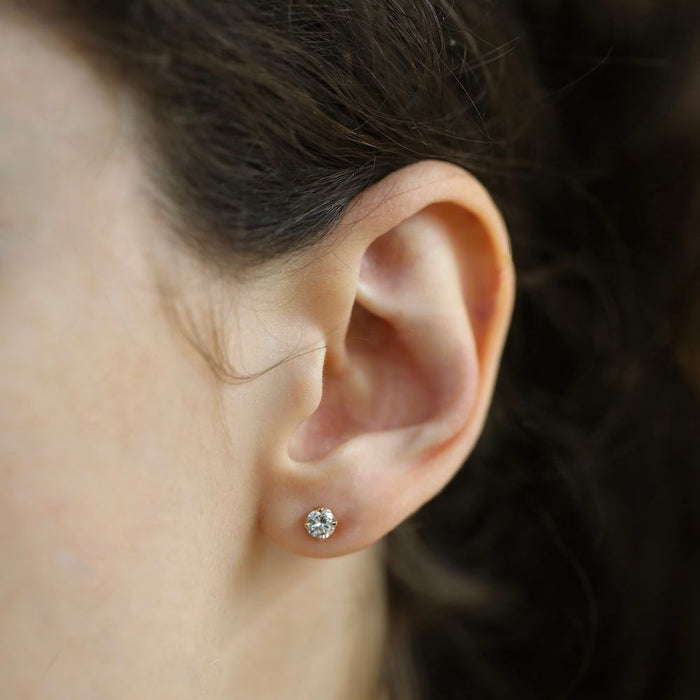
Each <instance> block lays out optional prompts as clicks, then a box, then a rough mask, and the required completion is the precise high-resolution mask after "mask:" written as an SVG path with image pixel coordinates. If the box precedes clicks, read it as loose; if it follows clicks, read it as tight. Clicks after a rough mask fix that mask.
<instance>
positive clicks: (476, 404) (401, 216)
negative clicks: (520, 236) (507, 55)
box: [261, 161, 514, 556]
mask: <svg viewBox="0 0 700 700" xmlns="http://www.w3.org/2000/svg"><path fill="white" fill-rule="evenodd" d="M390 178H391V179H389V178H387V180H386V181H382V182H381V183H378V185H376V186H375V187H374V188H373V191H368V193H366V195H365V196H363V198H361V199H360V201H359V203H357V204H355V205H353V206H351V207H350V209H349V210H348V214H347V215H346V220H345V221H344V222H343V223H342V224H341V228H342V227H343V226H345V227H346V229H345V231H344V232H343V236H342V238H339V241H340V242H339V243H338V244H337V245H336V246H335V247H334V248H333V252H332V255H326V256H321V257H319V258H318V259H317V260H315V261H314V262H313V263H312V265H314V266H315V268H316V269H315V270H314V274H313V276H308V271H306V272H305V275H307V276H306V277H305V279H309V280H316V283H317V280H318V279H324V280H325V284H326V286H327V289H328V294H327V296H326V297H324V298H323V299H319V300H318V301H317V302H313V301H312V302H311V304H312V306H314V303H316V304H317V308H316V310H317V318H318V322H319V330H320V331H321V332H322V333H323V334H324V337H325V339H326V351H325V353H326V354H325V358H324V361H323V363H318V365H317V367H318V369H317V371H316V373H315V376H310V377H309V381H315V382H318V386H317V389H318V395H320V401H319V403H318V406H317V407H316V409H315V410H314V411H313V412H311V413H310V414H309V415H308V416H307V417H306V418H305V420H303V422H302V423H301V425H298V426H296V429H295V430H294V431H292V432H291V433H290V434H289V439H288V443H287V446H286V447H287V449H286V457H285V458H284V459H283V458H280V459H279V461H278V463H276V464H273V465H268V466H267V469H266V477H267V478H266V481H265V493H264V496H263V497H262V501H261V525H262V528H263V530H264V531H265V532H266V533H267V534H268V536H270V537H271V538H272V539H273V540H275V541H276V542H277V543H278V544H280V545H282V546H283V547H285V548H287V549H289V550H291V551H293V552H295V553H297V554H301V555H307V556H337V555H341V554H346V553H349V552H352V551H356V550H358V549H361V548H363V547H366V546H368V545H370V544H372V543H373V542H374V541H376V540H377V539H379V538H380V537H382V536H383V535H384V534H386V532H388V531H389V530H391V529H392V528H394V527H395V526H396V525H397V524H398V523H399V522H401V521H402V520H403V519H405V518H406V517H408V516H409V515H410V514H411V513H413V512H414V511H415V510H417V509H418V508H420V506H421V505H423V504H424V503H425V502H426V501H427V500H429V499H430V498H432V497H433V496H434V495H435V494H436V493H437V492H438V491H440V490H441V489H442V488H443V487H444V486H445V485H446V484H447V482H448V481H449V480H450V479H451V478H452V476H453V475H454V473H455V472H456V471H457V470H458V469H459V467H460V465H461V464H462V462H463V461H464V459H465V458H466V457H467V455H468V453H469V452H470V451H471V449H472V447H473V445H474V444H475V442H476V440H477V438H478V436H479V434H480V432H481V429H482V426H483V422H484V420H485V417H486V413H487V411H488V407H489V405H490V401H491V396H492V391H493V385H494V382H495V376H496V371H497V367H498V363H499V360H500V355H501V351H502V347H503V343H504V341H505V337H506V333H507V329H508V325H509V321H510V314H511V312H512V304H513V288H514V273H513V268H512V262H511V259H510V251H509V246H508V242H507V236H506V233H505V227H504V226H503V222H502V220H501V218H500V216H499V214H498V211H497V209H496V207H495V205H494V204H493V202H492V201H491V199H490V198H489V197H488V195H487V194H486V193H485V192H484V190H483V188H481V186H480V185H479V184H478V183H477V182H476V181H475V180H474V178H473V177H472V176H471V175H470V174H469V173H467V172H465V171H463V170H461V169H459V168H457V167H456V166H452V165H448V164H445V163H438V162H433V161H425V162H423V163H418V164H416V165H413V166H410V167H409V168H405V169H404V170H402V171H398V172H397V173H394V174H393V175H392V176H390ZM377 202H378V203H377ZM363 209H364V211H363ZM358 210H359V211H358ZM358 213H359V214H360V215H358ZM338 261H340V262H341V264H342V274H340V273H338V271H337V265H338ZM334 270H335V271H336V273H335V274H334ZM319 275H320V276H321V277H319ZM310 283H311V282H310ZM329 304H330V307H331V308H330V309H329ZM310 311H311V314H312V317H313V311H314V309H311V310H309V309H308V308H307V309H305V311H304V313H305V314H309V312H310ZM319 506H322V507H325V508H329V509H330V510H331V511H332V514H333V517H334V518H335V519H336V520H337V527H335V530H334V531H333V532H332V534H331V535H330V536H329V537H328V538H323V539H321V540H318V539H315V538H312V537H310V536H309V532H308V530H307V528H306V527H305V522H306V518H307V515H308V514H310V513H312V512H314V511H315V510H316V508H317V507H319Z"/></svg>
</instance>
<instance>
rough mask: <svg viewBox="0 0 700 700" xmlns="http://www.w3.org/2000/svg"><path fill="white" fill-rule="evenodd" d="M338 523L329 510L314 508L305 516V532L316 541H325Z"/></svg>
mask: <svg viewBox="0 0 700 700" xmlns="http://www.w3.org/2000/svg"><path fill="white" fill-rule="evenodd" d="M337 524H338V521H337V520H336V519H335V515H333V512H332V511H331V510H330V509H329V508H314V509H313V510H312V511H311V512H310V513H309V514H308V515H307V516H306V523H305V527H306V531H307V532H308V533H309V534H310V535H311V537H315V538H316V539H317V540H327V539H328V538H329V537H330V536H331V535H332V534H333V533H334V532H335V527H336V525H337Z"/></svg>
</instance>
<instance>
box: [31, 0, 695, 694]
mask: <svg viewBox="0 0 700 700" xmlns="http://www.w3.org/2000/svg"><path fill="white" fill-rule="evenodd" d="M23 4H24V5H25V6H31V7H32V9H33V11H35V12H36V16H37V18H39V17H41V18H42V20H41V21H48V22H50V24H51V26H52V28H53V29H55V30H56V31H57V32H59V33H61V34H63V35H64V36H67V37H70V39H71V41H72V42H73V43H74V44H75V45H76V46H78V47H79V48H80V49H81V50H83V51H85V52H86V53H87V54H88V55H89V56H90V57H91V60H93V61H94V62H95V64H96V65H97V66H98V67H99V68H100V69H101V70H104V72H105V74H106V75H107V74H108V75H111V76H112V77H114V78H116V79H118V80H119V81H121V83H122V84H124V85H125V86H127V87H128V88H129V89H130V90H131V91H132V92H133V93H134V95H135V96H136V97H137V98H138V100H139V101H140V102H141V104H142V106H143V129H142V139H143V144H144V146H146V147H147V151H146V157H147V158H148V159H149V162H150V165H151V167H152V169H153V181H154V182H155V183H156V184H157V187H158V190H159V192H160V193H161V195H162V202H163V203H165V209H166V212H167V213H168V214H169V215H170V218H171V221H172V222H173V226H174V227H175V228H176V230H177V231H178V233H180V235H181V236H182V238H183V240H185V241H186V242H187V244H188V245H190V246H191V247H192V249H193V250H194V251H196V252H197V254H199V255H202V256H203V257H204V258H205V259H207V260H209V261H211V262H212V263H214V262H216V263H217V264H218V265H219V266H223V267H229V268H230V269H231V270H232V272H233V271H234V270H242V269H245V268H247V267H251V266H255V264H256V263H259V262H262V261H265V260H269V259H272V258H275V257H279V258H283V257H286V256H290V255H293V254H294V253H297V252H299V251H301V250H304V249H307V248H309V247H312V246H314V245H316V244H318V243H319V242H320V241H321V240H323V239H324V237H325V236H327V235H328V234H329V233H330V232H331V231H332V230H333V226H334V223H335V222H336V221H337V220H338V217H339V216H340V214H341V213H342V212H343V210H344V209H345V207H346V206H347V205H348V203H349V202H350V201H351V200H352V199H353V198H354V197H355V196H356V195H357V194H359V193H360V192H362V191H363V190H364V189H365V188H367V187H368V186H369V185H371V184H373V183H374V182H376V181H378V180H379V179H381V178H382V177H384V176H385V175H387V174H389V173H390V172H392V171H394V170H396V169H398V168H400V167H402V166H404V165H407V164H410V163H412V162H415V161H417V160H420V159H423V158H438V159H443V160H447V161H450V162H452V163H456V164H457V165H460V166H462V167H465V168H467V169H469V170H471V171H472V172H474V173H475V174H477V176H479V177H480V178H481V179H482V181H483V182H484V183H485V184H486V186H487V188H488V189H489V190H490V191H491V193H492V194H493V196H494V197H495V199H496V200H497V202H498V204H499V205H500V206H501V208H502V209H503V211H504V213H505V216H506V220H507V222H508V224H509V229H510V233H511V237H512V242H513V254H514V258H515V264H516V268H517V271H518V289H517V302H516V310H515V315H514V320H513V326H512V330H511V333H510V336H509V340H508V344H507V346H506V350H505V354H504V358H503V368H502V372H501V375H500V379H499V383H498V386H497V392H496V398H495V402H494V406H493V409H492V411H491V415H490V417H489V420H488V422H487V426H486V430H485V434H484V436H483V438H482V440H481V441H480V442H479V445H478V447H477V449H476V451H475V452H474V454H473V455H472V456H471V457H470V458H469V460H468V463H467V465H466V466H465V468H464V469H463V470H462V471H461V473H460V474H459V475H458V477H457V478H456V479H455V481H454V482H453V483H452V484H451V485H450V486H449V487H448V488H447V489H446V490H445V491H444V492H443V493H442V494H440V496H439V497H438V498H436V499H435V500H434V501H433V502H431V503H430V504H428V506H426V507H425V508H424V509H423V510H422V511H421V512H420V513H418V514H417V515H416V516H415V517H414V518H413V519H412V520H411V521H410V522H408V523H406V524H405V525H404V526H402V527H401V528H399V529H398V530H397V531H396V532H395V533H392V534H391V535H390V536H389V537H388V561H387V572H388V573H387V580H388V586H389V590H390V594H391V615H392V618H391V619H392V631H391V644H390V648H389V649H388V650H387V663H386V668H387V674H388V680H389V683H390V687H391V688H392V692H393V696H394V697H395V698H396V699H397V700H408V699H409V698H412V697H419V698H439V699H440V700H446V699H450V698H464V697H470V698H493V697H499V698H518V699H520V700H527V699H528V698H533V699H535V698H537V699H541V698H564V697H576V698H605V697H608V698H616V699H619V700H624V699H627V700H632V699H641V698H649V699H651V698H659V697H664V698H685V697H696V696H697V694H698V693H700V677H699V676H698V667H697V664H696V663H695V660H694V658H693V655H694V654H697V653H698V652H699V651H700V640H699V635H700V603H699V601H698V595H697V593H696V589H697V588H698V587H699V584H700V571H699V570H698V558H697V555H696V553H695V549H696V548H697V545H698V543H699V542H700V519H699V518H698V515H697V509H698V506H699V505H700V486H699V483H698V481H699V479H700V469H699V468H698V462H699V459H698V456H699V454H700V447H699V446H698V439H697V430H698V426H700V422H699V419H700V408H699V406H698V395H697V390H696V387H694V386H693V384H692V382H691V380H690V378H689V373H688V372H687V371H686V369H687V368H685V367H684V365H683V363H682V362H681V361H680V359H679V358H680V357H685V358H687V357H688V352H687V350H686V351H685V352H684V353H681V352H680V350H679V349H680V348H682V347H685V348H687V347H688V345H687V344H686V345H683V342H682V341H683V339H687V338H688V337H690V336H689V335H688V334H687V333H686V331H687V329H689V328H691V327H693V326H692V324H691V322H690V314H691V308H692V305H693V304H695V303H696V301H695V300H696V299H697V295H698V286H697V282H698V259H699V255H698V244H697V236H695V235H693V232H692V231H691V228H690V224H689V223H688V222H691V221H697V220H698V212H697V202H698V201H700V197H698V167H697V165H698V141H697V140H695V141H691V140H690V135H689V132H688V131H683V129H682V128H681V127H680V126H679V123H680V122H678V121H676V120H674V119H675V118H672V114H676V113H678V112H679V110H680V109H681V106H680V102H678V104H676V102H675V100H676V99H677V97H676V96H677V95H679V94H680V90H681V87H682V76H683V66H684V65H685V63H684V62H685V61H686V60H687V55H688V52H689V51H690V43H691V38H692V31H694V28H696V27H697V24H695V17H694V16H693V17H691V16H690V14H689V13H690V12H691V10H692V7H691V6H690V5H688V6H687V8H686V12H685V14H681V9H682V5H681V3H678V7H676V5H674V4H673V3H665V4H664V8H665V11H664V12H661V13H660V14H659V16H658V17H655V18H654V19H653V21H651V22H649V21H648V20H649V16H648V15H647V17H646V21H647V24H644V23H643V22H641V20H640V21H638V22H637V23H636V24H632V20H631V19H629V18H628V21H627V24H625V21H624V20H623V21H622V23H620V21H619V17H624V15H619V16H618V15H615V17H618V19H617V20H616V21H617V23H615V22H613V21H611V20H612V19H614V18H613V15H612V14H611V15H610V17H607V19H606V17H605V13H606V7H607V8H612V7H613V6H614V7H616V8H617V9H618V10H620V8H622V7H623V5H622V3H620V4H618V3H607V4H601V3H594V2H589V3H583V2H582V3H563V4H561V5H560V3H558V2H555V1H554V2H530V3H527V2H521V3H507V2H503V3H494V2H491V1H490V0H460V1H457V0H454V1H453V0H347V1H345V2H305V1H301V0H298V1H296V2H289V1H288V0H285V1H284V2H282V1H281V0H269V1H267V0H266V1H265V2H255V1H253V0H239V1H236V2H224V1H221V0H197V1H196V2H194V1H188V0H101V1H100V2H93V1H92V0H56V1H55V2H41V1H40V0H36V1H35V2H30V3H23ZM659 6H661V3H659ZM679 8H680V9H679ZM25 10H26V7H25ZM654 11H656V10H654ZM659 12H660V11H659ZM601 17H603V19H602V20H601ZM679 19H682V20H683V22H682V23H681V22H679ZM690 20H692V21H690ZM584 21H587V22H588V25H587V27H584V24H583V23H584ZM640 22H641V23H640ZM630 27H633V29H634V31H632V29H630ZM664 65H667V66H668V65H670V66H672V67H673V71H668V70H664V69H663V66H664ZM678 99H680V98H678ZM662 105H665V106H666V107H667V110H666V111H665V112H664V111H662V110H661V109H660V106H662ZM669 105H670V107H668V106H669ZM684 123H685V122H684ZM688 124H697V122H696V121H694V120H689V121H688ZM693 206H695V207H696V211H692V207H693ZM176 222H177V223H176ZM182 222H185V224H184V225H183V224H182ZM690 356H693V353H692V352H691V353H690ZM696 360H697V358H696Z"/></svg>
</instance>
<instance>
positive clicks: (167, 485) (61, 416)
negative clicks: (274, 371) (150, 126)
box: [0, 21, 265, 698]
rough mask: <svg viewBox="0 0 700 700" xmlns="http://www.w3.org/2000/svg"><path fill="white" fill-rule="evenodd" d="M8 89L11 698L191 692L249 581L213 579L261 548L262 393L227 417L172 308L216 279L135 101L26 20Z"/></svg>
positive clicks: (0, 306) (5, 518)
mask: <svg viewBox="0 0 700 700" xmlns="http://www.w3.org/2000/svg"><path fill="white" fill-rule="evenodd" d="M0 94H1V95H3V100H2V103H1V104H0V267H1V272H0V327H1V331H0V332H1V335H2V343H0V368H1V372H0V395H1V396H2V397H3V400H2V403H1V404H0V561H2V562H3V564H2V567H0V660H2V661H1V663H0V666H1V668H0V696H2V697H20V695H21V696H22V697H40V696H41V697H71V698H94V697H97V696H99V697H115V698H125V697H153V698H155V697H168V698H180V697H183V698H190V697H192V696H193V689H194V688H198V687H201V683H200V682H201V677H202V676H204V675H206V676H207V677H208V678H209V680H210V681H211V679H212V678H215V677H216V673H215V671H216V669H214V668H212V666H211V658H213V657H215V656H216V651H217V646H218V645H219V644H220V643H221V638H220V637H222V636H223V629H224V624H225V623H226V622H227V619H226V613H227V611H228V610H229V609H230V605H229V603H230V597H231V595H232V591H234V590H235V583H236V582H235V581H234V580H232V578H233V573H230V574H229V572H228V571H227V570H225V569H223V570H222V569H221V568H220V569H219V570H218V573H219V574H220V575H218V576H216V577H214V576H211V575H209V574H210V572H211V571H212V569H215V568H216V566H217V565H219V566H222V567H223V566H226V565H227V563H229V562H234V563H236V562H237V563H240V562H242V561H243V560H244V558H245V556H246V547H247V545H248V542H249V536H250V530H249V529H247V527H248V523H249V522H250V521H251V520H252V519H253V518H252V517H251V507H252V506H251V503H252V498H251V493H252V491H253V489H254V488H255V483H254V479H253V476H252V466H251V460H250V459H248V457H249V454H250V453H249V452H248V447H249V446H250V445H251V444H252V442H253V441H254V440H255V439H256V438H257V435H256V433H255V430H254V429H252V428H251V426H253V425H255V424H257V416H256V406H257V403H256V399H255V396H254V395H253V394H252V393H251V392H254V391H256V390H259V388H260V387H259V386H258V387H254V386H252V385H251V386H250V387H248V386H246V385H242V386H240V387H238V388H237V389H236V391H235V393H234V395H233V398H231V396H229V397H228V398H227V401H229V403H230V406H229V408H230V409H231V410H232V412H233V413H234V414H236V412H237V411H238V413H237V415H238V419H237V420H236V421H235V422H233V423H232V424H229V425H227V426H226V427H225V429H224V428H223V427H222V425H221V423H220V422H219V421H218V420H216V413H215V412H213V411H212V406H216V405H217V402H219V401H220V400H221V396H220V395H219V385H218V383H217V382H216V381H215V379H214V378H213V377H212V376H211V374H210V373H209V372H208V370H207V369H206V366H205V364H204V363H203V362H202V361H201V358H200V357H199V355H198V354H197V353H196V352H195V351H194V350H193V349H192V347H191V346H190V345H189V344H188V343H187V341H186V340H185V338H184V337H183V335H182V333H180V332H178V330H177V329H176V328H175V327H174V325H173V323H172V322H171V320H170V318H169V316H168V314H167V312H166V305H165V304H164V301H163V293H162V282H163V280H164V279H169V280H170V281H172V280H173V279H176V280H177V284H178V285H180V286H181V288H182V289H181V291H183V290H184V291H183V294H184V295H186V294H187V293H188V289H189V290H190V291H191V293H192V295H193V296H194V295H196V294H198V293H199V291H201V285H199V284H198V282H200V281H201V280H198V279H197V278H196V275H195V273H192V274H191V275H184V274H180V273H181V272H182V271H183V270H184V269H185V268H186V263H185V262H184V257H183V258H181V259H180V258H179V257H178V256H179V253H178V252H177V250H176V247H175V246H173V245H172V242H171V241H170V240H169V238H168V236H167V235H166V232H165V229H164V227H163V226H162V225H161V224H160V223H159V222H158V221H157V220H156V217H154V216H153V215H152V213H151V212H150V209H149V207H148V204H147V200H146V197H145V195H144V194H143V192H144V190H145V186H144V185H145V178H144V175H143V172H142V170H141V167H140V163H139V160H138V158H137V155H136V153H135V148H134V146H133V143H134V139H132V138H131V136H130V134H129V128H130V127H129V124H130V123H131V116H130V115H131V111H130V107H129V103H128V100H127V99H126V98H125V97H124V96H123V95H121V94H119V93H118V92H117V91H115V90H110V89H109V88H107V87H106V86H105V85H103V84H101V83H100V81H98V80H97V79H96V78H95V77H94V76H93V74H92V73H91V71H90V69H89V68H88V66H87V65H86V63H85V62H84V61H82V60H80V59H79V58H78V57H77V56H75V55H73V54H71V52H70V50H69V49H67V48H65V47H62V46H60V45H58V44H57V43H56V42H55V40H53V39H51V38H50V37H48V36H44V35H42V34H41V32H39V31H38V30H37V29H35V28H32V29H31V30H30V29H28V28H25V27H23V26H22V25H20V24H19V23H14V22H5V21H3V22H0ZM175 269H177V270H178V271H179V272H178V276H177V277H175V275H174V272H173V271H174V270H175ZM187 269H190V271H191V270H193V269H194V268H187ZM188 285H189V287H188ZM192 290H194V291H192ZM254 335H255V332H254V331H253V332H252V335H251V337H250V338H248V340H250V341H251V342H252V343H253V345H254V346H255V348H256V353H258V356H259V357H263V358H265V351H264V349H261V346H260V344H259V343H258V344H256V342H255V338H254V337H253V336H254ZM243 339H244V338H241V337H239V338H238V340H239V341H241V340H243ZM243 407H245V409H244V408H243ZM224 436H226V438H225V437H224ZM231 445H235V451H232V450H231ZM222 525H225V527H224V526H222ZM232 571H233V568H232ZM205 572H207V573H205ZM205 659H207V660H205ZM125 670H128V672H126V673H125ZM52 693H56V694H52ZM62 693H63V694H62ZM211 697H214V695H212V696H211Z"/></svg>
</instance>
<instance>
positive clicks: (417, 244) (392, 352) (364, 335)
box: [290, 211, 479, 461]
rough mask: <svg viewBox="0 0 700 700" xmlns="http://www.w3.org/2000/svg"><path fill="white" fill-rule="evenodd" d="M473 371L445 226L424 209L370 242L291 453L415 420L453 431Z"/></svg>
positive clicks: (469, 395) (472, 349)
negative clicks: (338, 338)
mask: <svg viewBox="0 0 700 700" xmlns="http://www.w3.org/2000/svg"><path fill="white" fill-rule="evenodd" d="M478 375H479V367H478V359H477V352H476V346H475V342H474V337H473V335H472V333H471V326H470V321H469V316H468V313H467V309H466V306H465V301H464V291H463V283H462V275H461V271H460V267H459V260H457V258H456V251H455V249H454V246H453V242H452V240H451V235H450V232H449V231H448V230H446V229H445V226H444V223H443V221H442V219H441V218H440V217H437V216H435V215H434V214H433V213H431V212H429V211H424V212H421V213H419V214H416V215H414V216H413V217H411V218H410V219H408V220H406V221H404V222H403V223H402V224H401V225H400V226H398V227H396V228H395V229H392V230H391V231H389V232H387V233H385V234H383V235H382V236H380V237H379V238H377V240H375V241H374V242H373V243H372V244H371V245H370V246H369V247H368V249H367V250H366V252H365V254H364V257H363V259H362V262H361V266H360V274H359V280H358V285H357V292H356V298H355V303H354V305H353V308H352V312H351V315H350V319H349V322H348V324H347V327H346V332H345V337H344V339H343V342H335V343H330V344H329V348H328V352H327V355H326V361H325V365H324V377H323V392H322V399H321V403H320V405H319V406H318V409H317V410H316V411H315V413H314V414H313V415H312V416H310V417H309V418H308V419H307V420H306V421H305V423H304V424H303V425H302V426H301V427H300V428H299V430H298V431H297V432H296V434H295V435H294V436H293V439H292V440H291V442H290V456H291V457H292V459H295V460H301V461H311V460H319V459H321V458H323V457H324V456H326V455H327V454H328V453H329V452H331V451H332V450H333V449H335V448H337V447H338V446H339V445H340V444H342V443H345V442H348V441H351V440H352V439H353V438H354V437H356V436H359V435H364V434H368V433H378V432H382V431H395V430H400V429H402V428H409V427H414V426H420V425H421V424H429V423H434V424H435V423H437V422H439V423H440V426H441V430H442V431H444V432H450V431H454V430H455V429H456V426H457V424H459V423H463V422H464V421H465V420H466V417H467V415H468V414H469V411H470V409H471V407H472V404H473V402H474V399H475V396H476V390H477V385H478Z"/></svg>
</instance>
